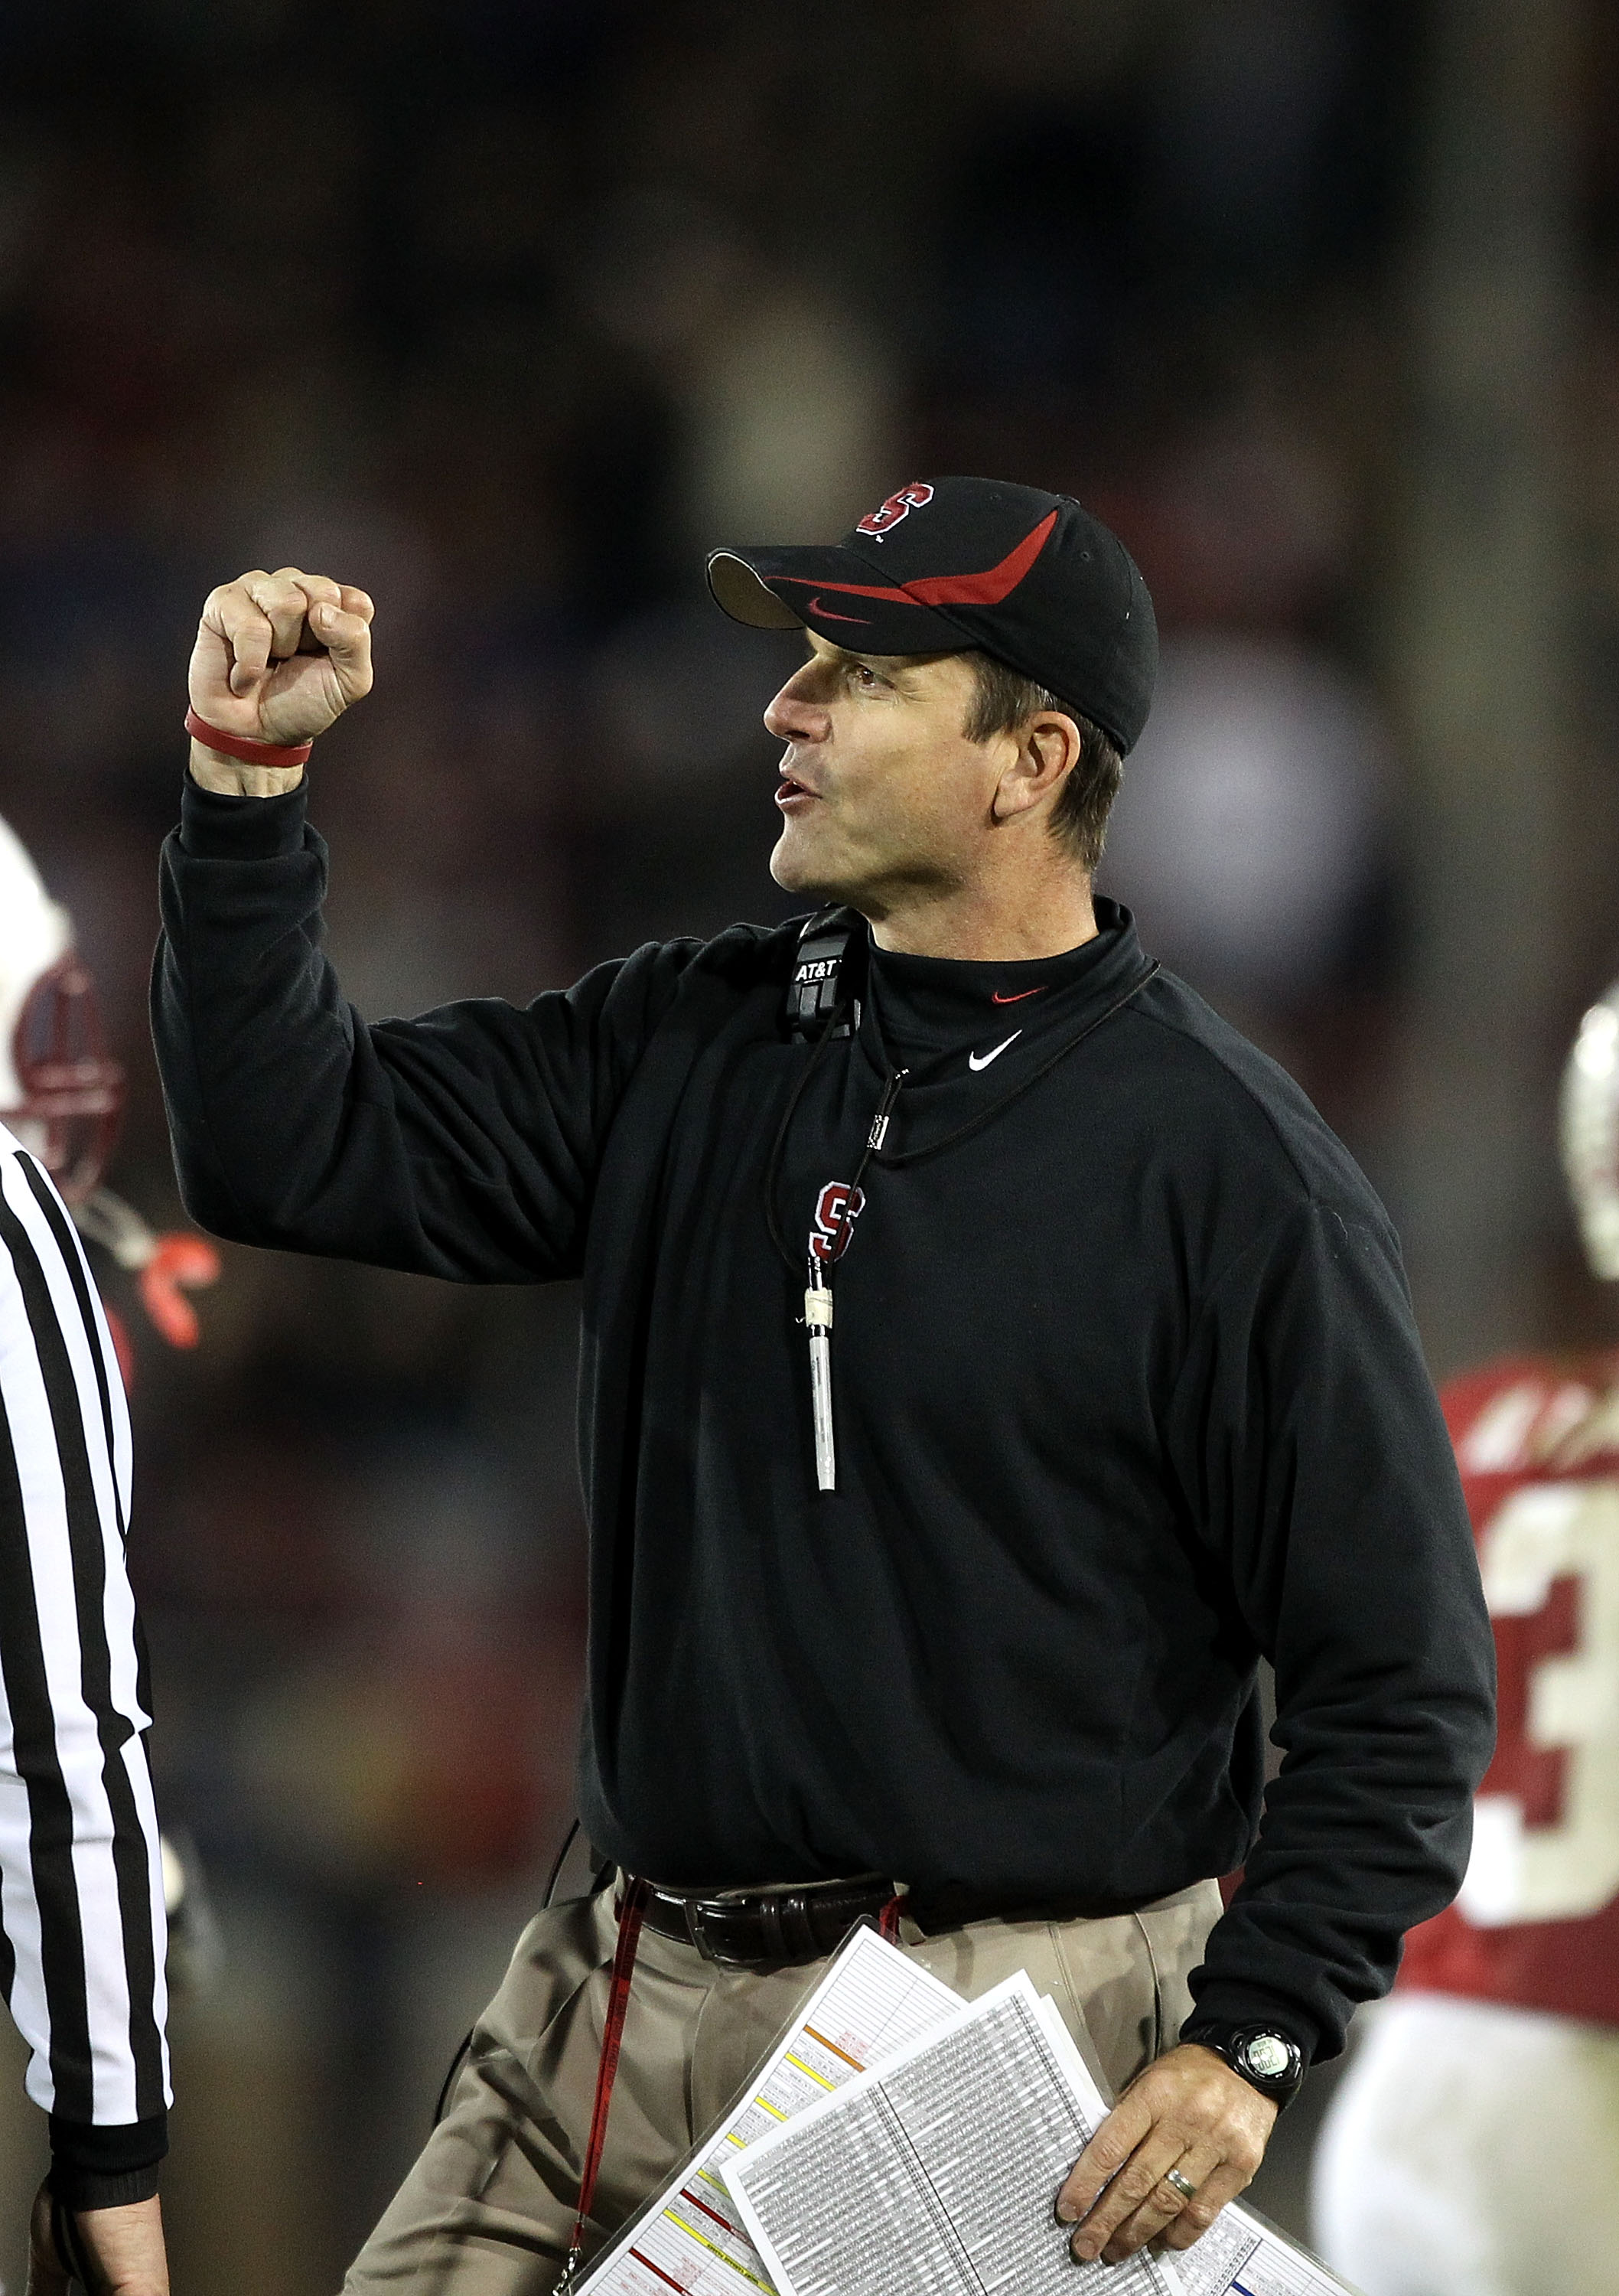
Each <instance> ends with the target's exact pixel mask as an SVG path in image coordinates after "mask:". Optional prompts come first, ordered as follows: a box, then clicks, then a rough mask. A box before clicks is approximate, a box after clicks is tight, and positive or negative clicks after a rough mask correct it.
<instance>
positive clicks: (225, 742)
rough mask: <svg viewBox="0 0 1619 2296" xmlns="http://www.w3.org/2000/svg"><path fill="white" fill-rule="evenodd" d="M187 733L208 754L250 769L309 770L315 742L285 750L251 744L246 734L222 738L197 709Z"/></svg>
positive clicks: (291, 744) (190, 717)
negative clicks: (216, 753)
mask: <svg viewBox="0 0 1619 2296" xmlns="http://www.w3.org/2000/svg"><path fill="white" fill-rule="evenodd" d="M185 730H186V732H187V733H188V734H190V735H191V737H192V741H194V742H201V744H202V746H203V748H204V749H205V750H220V751H221V752H222V753H223V754H224V755H225V757H227V758H241V760H242V762H243V763H244V764H245V765H249V766H307V764H308V762H309V752H310V750H313V749H314V747H315V743H314V742H313V741H309V742H289V743H287V744H286V745H285V746H284V747H283V746H282V744H280V743H279V742H252V741H249V739H248V737H247V735H246V734H222V733H221V732H220V730H219V728H218V726H210V725H209V722H208V720H207V718H206V717H198V715H197V713H196V711H195V710H194V709H188V710H187V711H186V713H185Z"/></svg>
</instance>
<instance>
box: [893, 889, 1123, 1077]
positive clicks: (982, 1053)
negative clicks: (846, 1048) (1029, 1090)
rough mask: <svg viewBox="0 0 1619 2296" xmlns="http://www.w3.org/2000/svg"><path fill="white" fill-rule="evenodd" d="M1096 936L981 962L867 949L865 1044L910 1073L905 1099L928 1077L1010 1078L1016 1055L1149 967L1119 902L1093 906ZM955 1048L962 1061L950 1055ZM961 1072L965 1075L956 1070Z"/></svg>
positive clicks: (1104, 1001) (1097, 1006) (1070, 1024)
mask: <svg viewBox="0 0 1619 2296" xmlns="http://www.w3.org/2000/svg"><path fill="white" fill-rule="evenodd" d="M1096 922H1097V931H1096V934H1095V937H1094V938H1093V939H1091V940H1087V941H1083V942H1082V943H1081V944H1080V946H1079V947H1077V948H1072V949H1068V950H1067V951H1065V952H1064V953H1063V954H1062V955H1059V956H1051V957H1032V958H1024V959H1020V960H1018V961H1017V962H1010V963H1008V962H992V963H984V962H981V961H977V960H969V959H965V958H956V957H942V956H911V955H899V954H897V953H895V951H893V950H890V949H882V948H879V947H877V946H876V944H875V942H873V943H872V944H871V947H870V948H869V950H868V953H867V964H868V980H869V983H870V988H869V993H868V996H867V998H866V1001H865V1010H864V1013H863V1018H862V1025H861V1029H860V1041H861V1046H862V1049H863V1052H864V1054H865V1055H866V1057H867V1058H868V1059H869V1060H870V1061H871V1062H873V1064H874V1065H876V1066H877V1067H878V1068H879V1069H881V1070H886V1069H887V1065H888V1063H887V1062H886V1061H885V1060H884V1057H883V1054H884V1051H885V1050H886V1051H887V1054H889V1055H890V1057H891V1058H892V1059H893V1060H895V1061H899V1062H909V1064H910V1065H911V1067H912V1070H913V1071H914V1076H913V1079H912V1081H910V1082H908V1083H907V1086H906V1095H905V1096H906V1098H907V1099H908V1100H909V1099H910V1098H911V1097H912V1093H913V1092H915V1091H917V1090H919V1089H920V1090H926V1089H927V1088H928V1085H930V1084H934V1083H946V1082H958V1081H959V1080H960V1078H974V1079H975V1080H976V1077H977V1074H984V1081H985V1085H986V1086H987V1085H988V1083H989V1081H990V1078H989V1075H988V1074H987V1073H986V1071H987V1070H990V1068H991V1067H992V1065H993V1068H994V1069H995V1070H997V1071H999V1073H1000V1074H1001V1075H1002V1076H1008V1075H1010V1071H1011V1070H1012V1068H1013V1067H1014V1066H1015V1065H1017V1063H1018V1056H1019V1055H1020V1054H1022V1053H1023V1052H1024V1051H1026V1049H1029V1048H1032V1047H1033V1046H1035V1045H1037V1044H1038V1045H1041V1046H1045V1045H1046V1043H1047V1040H1048V1039H1049V1037H1050V1036H1051V1032H1052V1030H1053V1029H1059V1030H1063V1031H1065V1032H1066V1031H1067V1030H1070V1029H1082V1028H1083V1027H1084V1026H1085V1025H1086V1024H1087V1022H1088V1021H1091V1020H1092V1018H1093V1017H1094V1016H1095V1015H1096V1014H1097V1013H1100V1012H1101V1011H1102V1010H1104V1009H1105V1008H1106V1007H1107V1006H1108V1005H1110V1004H1112V1003H1113V1002H1114V1001H1115V1000H1116V998H1117V997H1118V996H1119V995H1120V994H1121V993H1122V991H1123V990H1124V989H1125V988H1128V987H1129V986H1130V984H1131V982H1132V980H1136V979H1137V978H1138V977H1139V976H1140V975H1141V973H1142V972H1144V971H1145V969H1146V962H1147V960H1146V958H1145V957H1144V955H1142V952H1141V942H1140V941H1139V940H1138V939H1137V937H1136V931H1135V923H1134V921H1133V919H1132V916H1131V914H1130V912H1129V910H1128V909H1125V908H1123V907H1121V906H1120V905H1119V904H1118V903H1117V902H1116V901H1110V900H1108V899H1105V898H1099V899H1098V900H1097V903H1096ZM955 1053H959V1054H960V1055H961V1058H960V1060H959V1062H957V1061H953V1060H951V1059H950V1058H949V1057H948V1056H949V1055H950V1054H955ZM958 1072H959V1073H958Z"/></svg>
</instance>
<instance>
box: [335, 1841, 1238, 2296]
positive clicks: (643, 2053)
mask: <svg viewBox="0 0 1619 2296" xmlns="http://www.w3.org/2000/svg"><path fill="white" fill-rule="evenodd" d="M1219 1915H1220V1892H1219V1890H1218V1888H1217V1887H1216V1885H1215V1884H1214V1882H1199V1883H1198V1884H1197V1885H1196V1886H1195V1887H1194V1888H1192V1889H1190V1890H1182V1892H1181V1893H1180V1894H1179V1895H1178V1896H1176V1897H1173V1898H1164V1899H1162V1900H1161V1901H1160V1902H1159V1903H1158V1904H1157V1905H1155V1906H1148V1907H1143V1908H1142V1910H1141V1912H1140V1913H1137V1914H1124V1915H1119V1916H1117V1917H1116V1918H1115V1919H1112V1920H1108V1921H1090V1922H1084V1921H1082V1922H1063V1923H1045V1922H994V1921H989V1922H974V1923H970V1924H969V1926H968V1927H966V1928H965V1929H960V1930H952V1931H945V1932H944V1933H943V1934H942V1935H939V1936H936V1937H930V1938H924V1937H923V1935H922V1934H921V1931H920V1930H919V1929H917V1928H916V1926H915V1924H914V1923H909V1922H905V1923H902V1926H901V1936H900V1942H901V1944H902V1945H903V1946H904V1949H905V1951H906V1952H908V1953H909V1954H910V1955H911V1956H912V1959H913V1960H916V1961H919V1962H920V1963H921V1964H923V1965H924V1966H925V1967H926V1968H928V1969H930V1970H931V1971H932V1972H933V1973H934V1975H935V1976H936V1977H938V1978H941V1979H942V1980H944V1983H945V1984H946V1985H949V1986H953V1987H954V1989H955V1990H956V1991H957V1992H958V1993H961V1994H963V1995H965V1996H967V1997H969V1998H972V1997H976V1996H977V1995H978V1994H980V1993H985V1992H987V1991H988V1990H989V1989H990V1987H991V1986H993V1985H998V1984H999V1983H1000V1981H1001V1980H1002V1978H1003V1977H1010V1976H1011V1975H1012V1974H1013V1972H1015V1971H1017V1970H1019V1969H1026V1970H1027V1972H1028V1973H1029V1975H1030V1977H1031V1978H1032V1979H1033V1980H1034V1986H1035V1989H1036V1990H1037V1991H1039V1992H1041V1993H1049V1994H1050V1995H1051V1998H1052V2000H1053V2001H1054V2002H1055V2003H1056V2004H1057V2006H1058V2008H1059V2010H1060V2011H1061V2013H1062V2015H1063V2018H1064V2020H1065V2021H1066V2022H1067V2027H1068V2030H1069V2031H1070V2032H1071V2033H1072V2034H1073V2036H1074V2038H1075V2042H1076V2043H1077V2044H1078V2046H1079V2049H1080V2053H1081V2054H1082V2055H1083V2058H1084V2060H1085V2062H1086V2063H1087V2064H1088V2065H1089V2066H1090V2068H1091V2071H1092V2073H1093V2074H1094V2075H1095V2076H1096V2079H1097V2080H1098V2082H1099V2083H1100V2086H1101V2088H1102V2091H1103V2093H1104V2095H1116V2093H1117V2092H1118V2091H1119V2090H1120V2089H1121V2088H1123V2087H1124V2086H1125V2084H1126V2083H1127V2082H1128V2081H1130V2080H1131V2079H1133V2078H1134V2076H1135V2074H1136V2073H1137V2072H1139V2071H1141V2067H1142V2066H1143V2065H1144V2064H1146V2063H1148V2062H1149V2061H1150V2060H1151V2059H1152V2058H1153V2057H1155V2056H1157V2054H1159V2053H1160V2052H1161V2051H1162V2050H1164V2049H1165V2048H1167V2047H1168V2046H1170V2044H1171V2043H1172V2042H1173V2039H1174V2038H1175V2035H1176V2033H1177V2032H1178V2031H1179V2030H1180V2027H1181V2022H1182V2019H1183V2018H1184V2016H1185V2015H1186V2013H1187V2012H1188V2010H1189V2009H1190V2005H1191V2002H1190V1995H1189V1993H1188V1991H1187V1986H1186V1980H1187V1978H1188V1976H1189V1975H1190V1972H1192V1971H1193V1970H1194V1969H1195V1968H1196V1967H1197V1966H1198V1963H1199V1962H1200V1961H1201V1959H1202V1957H1203V1946H1204V1940H1205V1939H1206V1937H1207V1935H1208V1932H1209V1931H1210V1930H1211V1929H1212V1928H1213V1926H1214V1923H1215V1921H1216V1920H1217V1919H1218V1918H1219ZM616 1944H617V1922H616V1921H615V1919H614V1915H613V1893H612V1890H610V1889H608V1890H602V1891H601V1893H600V1894H599V1895H598V1896H596V1897H594V1898H574V1899H571V1900H569V1901H568V1903H567V1904H565V1905H560V1906H556V1907H552V1909H551V1910H550V1911H549V1912H547V1913H543V1914H541V1915H538V1916H537V1917H536V1919H535V1920H534V1921H532V1922H531V1923H529V1925H528V1927H527V1930H525V1931H524V1932H523V1935H522V1937H521V1938H520V1939H519V1943H518V1948H517V1951H516V1953H515V1954H514V1955H513V1956H512V1959H511V1968H510V1969H509V1970H508V1971H507V1972H506V1978H505V1981H504V1983H503V1985H502V1987H501V1989H500V1991H499V1992H498V1993H497V1994H496V1995H495V1999H494V2000H493V2001H492V2002H491V2003H490V2005H489V2006H488V2008H487V2010H486V2011H485V2013H484V2014H483V2016H482V2018H481V2019H480V2020H479V2021H478V2027H477V2030H476V2031H475V2032H474V2035H473V2038H472V2046H471V2049H470V2053H469V2055H468V2058H467V2062H466V2064H465V2066H464V2067H463V2068H462V2073H461V2075H460V2078H459V2079H458V2081H457V2082H456V2085H455V2087H454V2091H453V2092H452V2095H451V2099H450V2103H449V2106H448V2109H447V2111H446V2114H445V2117H444V2119H443V2120H442V2121H441V2122H440V2124H439V2126H438V2127H437V2128H436V2129H435V2130H434V2132H433V2134H432V2136H430V2137H429V2140H428V2144H427V2147H426V2149H425V2151H424V2152H423V2153H422V2154H421V2158H420V2159H419V2160H418V2161H417V2162H416V2165H415V2167H414V2168H413V2169H412V2170H411V2172H410V2174H409V2176H408V2177H406V2178H405V2183H404V2184H403V2185H402V2186H401V2187H400V2189H399V2192H398V2194H397V2196H396V2198H395V2200H394V2202H393V2204H392V2205H391V2207H390V2208H389V2209H388V2212H387V2214H386V2215H385V2216H384V2217H383V2218H382V2221H381V2223H380V2225H379V2226H377V2228H376V2230H375V2232H374V2233H372V2236H371V2238H370V2240H369V2241H367V2243H366V2244H365V2246H364V2249H363V2250H362V2251H361V2253H360V2256H359V2258H358V2259H357V2260H356V2263H355V2265H354V2267H353V2268H352V2270H351V2271H350V2273H349V2275H348V2279H347V2280H346V2281H345V2283H344V2287H345V2289H346V2290H348V2291H349V2292H351V2296H361V2292H364V2291H368V2290H378V2289H392V2290H398V2289H411V2290H413V2291H415V2292H416V2296H550V2292H551V2290H552V2286H553V2285H554V2284H555V2282H556V2278H557V2275H558V2273H559V2271H560V2268H561V2264H562V2260H563V2259H564V2257H565V2256H566V2255H567V2252H568V2237H569V2235H570V2233H571V2231H572V2229H573V2218H574V2210H575V2206H576V2199H577V2194H578V2185H579V2171H580V2168H581V2165H582V2162H583V2160H584V2154H585V2144H586V2141H587V2138H588V2136H589V2130H590V2117H591V2105H592V2102H593V2097H594V2094H595V2086H596V2063H597V2058H598V2054H599V2053H600V2050H601V2028H602V2023H603V2021H604V2019H605V2016H606V2013H607V1998H608V1985H609V1976H610V1972H611V1966H612V1959H613V1952H614V1948H615V1946H616ZM826 1966H827V1964H826V1963H825V1962H824V1961H818V1962H813V1963H808V1964H798V1965H797V1966H795V1967H793V1968H790V1969H780V1970H766V1971H763V1972H758V1971H752V1970H726V1969H721V1968H718V1967H716V1965H715V1964H714V1963H712V1962H708V1961H705V1960H704V1959H703V1958H702V1956H700V1955H699V1953H697V1952H696V1951H695V1949H694V1948H692V1947H691V1946H689V1945H679V1944H676V1943H675V1941H674V1940H673V1939H668V1938H663V1937H658V1936H656V1935H654V1934H653V1932H652V1931H650V1930H643V1931H642V1936H641V1948H640V1953H639V1956H638V1957H637V1959H636V1964H635V1978H634V1987H633V1989H632V1991H631V1996H630V2005H629V2013H628V2016H627V2018H626V2022H625V2032H624V2050H623V2054H622V2056H621V2057H620V2059H619V2062H618V2073H617V2080H616V2081H615V2083H614V2086H613V2101H612V2111H611V2114H610V2116H609V2121H608V2133H607V2144H606V2149H605V2152H604V2153H603V2156H602V2162H601V2176H600V2179H599V2181H598V2184H597V2187H596V2202H595V2209H594V2216H593V2237H592V2238H591V2240H590V2242H589V2243H588V2245H587V2247H586V2251H585V2254H586V2259H587V2260H588V2259H589V2258H590V2257H592V2256H593V2255H595V2254H596V2253H597V2252H598V2251H599V2250H600V2249H601V2246H602V2245H603V2243H605V2242H606V2240H607V2239H608V2237H609V2235H611V2234H612V2233H613V2232H615V2231H616V2230H617V2227H618V2226H620V2225H621V2224H623V2223H624V2222H625V2221H626V2218H629V2217H631V2216H633V2215H634V2212H635V2210H637V2209H638V2208H640V2207H641V2206H642V2203H643V2202H646V2201H648V2200H650V2198H651V2197H652V2195H653V2194H654V2193H655V2192H657V2191H658V2189H659V2188H660V2187H661V2186H662V2185H664V2184H665V2183H666V2182H667V2180H668V2178H669V2177H670V2175H671V2173H672V2172H673V2170H674V2169H675V2167H676V2166H677V2165H678V2163H679V2162H680V2161H682V2160H683V2159H684V2157H685V2155H686V2154H687V2153H689V2152H690V2151H691V2148H692V2146H693V2145H694V2144H697V2142H698V2141H699V2138H701V2137H703V2136H706V2135H707V2133H708V2132H709V2131H710V2130H711V2129H712V2128H714V2127H715V2125H716V2124H717V2122H718V2121H719V2120H720V2119H721V2117H722V2115H723V2114H724V2112H725V2109H726V2107H727V2106H728V2105H729V2104H730V2103H732V2100H733V2099H734V2098H735V2097H736V2096H738V2095H740V2092H741V2090H742V2088H743V2087H744V2086H745V2084H746V2083H747V2081H748V2077H749V2075H750V2074H751V2073H752V2072H753V2071H754V2070H755V2068H756V2066H757V2064H758V2063H759V2062H760V2060H761V2059H762V2058H763V2057H764V2056H765V2054H766V2053H767V2052H768V2051H769V2050H770V2049H771V2048H772V2047H773V2045H774V2044H775V2042H776V2040H777V2039H778V2038H780V2036H781V2032H782V2030H784V2028H785V2027H786V2025H787V2023H788V2021H789V2018H790V2017H791V2015H792V2013H793V2011H794V2010H795V2008H796V2007H797V2005H798V2004H799V2003H800V2002H801V2001H803V2000H805V1998H806V1997H808V1995H809V1993H810V1992H811V1991H812V1990H813V1989H814V1987H815V1986H816V1985H817V1984H818V1983H819V1982H820V1980H821V1979H822V1976H823V1975H824V1973H825V1971H826Z"/></svg>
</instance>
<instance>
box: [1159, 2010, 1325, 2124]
mask: <svg viewBox="0 0 1619 2296" xmlns="http://www.w3.org/2000/svg"><path fill="white" fill-rule="evenodd" d="M1181 2038H1182V2040H1183V2041H1186V2042H1189V2043H1190V2044H1191V2045H1193V2046H1196V2047H1198V2048H1199V2049H1212V2050H1213V2051H1214V2054H1215V2055H1216V2056H1217V2057H1223V2058H1224V2060H1225V2062H1226V2063H1227V2064H1228V2065H1230V2067H1231V2071H1233V2072H1234V2073H1240V2075H1241V2076H1242V2078H1243V2079H1244V2080H1245V2081H1247V2084H1248V2086H1249V2087H1251V2088H1256V2089H1257V2090H1258V2091H1259V2094H1260V2095H1261V2096H1268V2097H1269V2098H1270V2100H1271V2103H1272V2104H1275V2105H1279V2106H1280V2105H1284V2104H1290V2103H1292V2102H1293V2099H1294V2098H1295V2097H1296V2095H1298V2093H1299V2090H1300V2089H1301V2088H1302V2087H1304V2071H1305V2067H1304V2051H1303V2050H1302V2049H1301V2048H1300V2047H1299V2046H1298V2043H1297V2042H1296V2041H1290V2040H1289V2039H1288V2037H1287V2035H1286V2034H1285V2033H1279V2032H1277V2031H1275V2030H1274V2029H1273V2028H1272V2027H1271V2026H1269V2025H1234V2026H1230V2027H1227V2028H1225V2029H1224V2030H1219V2029H1215V2030H1208V2031H1198V2032H1190V2033H1182V2036H1181Z"/></svg>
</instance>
